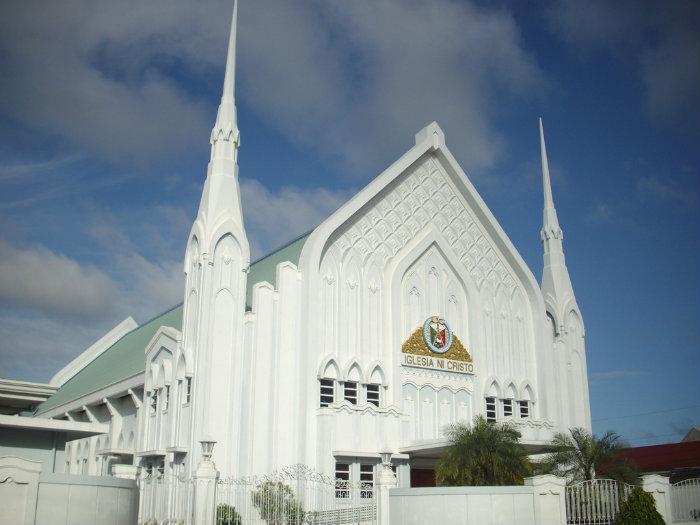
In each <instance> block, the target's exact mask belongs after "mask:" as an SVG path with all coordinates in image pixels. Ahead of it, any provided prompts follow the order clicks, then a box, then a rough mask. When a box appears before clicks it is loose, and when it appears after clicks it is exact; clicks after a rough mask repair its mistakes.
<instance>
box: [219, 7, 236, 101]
mask: <svg viewBox="0 0 700 525" xmlns="http://www.w3.org/2000/svg"><path fill="white" fill-rule="evenodd" d="M237 23H238V0H234V2H233V15H232V16H231V32H230V34H229V37H228V53H227V54H226V74H225V76H224V89H223V93H222V95H221V100H230V101H231V102H233V101H234V99H235V96H234V90H235V87H236V32H237V31H236V29H237Z"/></svg>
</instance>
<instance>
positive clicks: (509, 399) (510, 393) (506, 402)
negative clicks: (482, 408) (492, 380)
mask: <svg viewBox="0 0 700 525" xmlns="http://www.w3.org/2000/svg"><path fill="white" fill-rule="evenodd" d="M516 398H517V395H516V393H515V386H514V385H513V383H511V384H509V385H508V387H507V388H506V389H505V392H504V394H503V397H502V398H501V415H502V416H503V417H511V416H512V415H513V405H514V403H515V400H516Z"/></svg>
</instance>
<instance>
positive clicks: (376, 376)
mask: <svg viewBox="0 0 700 525" xmlns="http://www.w3.org/2000/svg"><path fill="white" fill-rule="evenodd" d="M384 384H385V381H384V371H383V370H382V367H381V366H380V365H377V366H375V367H374V369H373V370H372V373H371V374H370V378H369V382H368V383H367V384H366V385H365V400H366V401H367V403H369V404H372V405H374V406H376V407H379V406H381V404H382V388H383V386H384Z"/></svg>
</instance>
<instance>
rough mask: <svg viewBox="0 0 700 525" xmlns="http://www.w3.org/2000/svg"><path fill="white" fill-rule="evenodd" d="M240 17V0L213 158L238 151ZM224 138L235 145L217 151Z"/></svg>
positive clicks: (213, 140)
mask: <svg viewBox="0 0 700 525" xmlns="http://www.w3.org/2000/svg"><path fill="white" fill-rule="evenodd" d="M237 19H238V0H234V2H233V15H232V16H231V32H230V35H229V40H228V52H227V55H226V73H225V75H224V89H223V92H222V94H221V104H219V111H218V112H217V114H216V123H215V124H214V128H213V129H212V131H211V138H210V142H211V144H212V158H214V157H216V156H217V155H221V154H223V155H224V156H225V157H229V156H231V155H232V156H233V158H234V160H235V158H236V152H237V150H238V145H239V132H238V122H237V121H236V101H235V94H234V89H235V82H236V22H237ZM220 140H223V141H225V142H231V143H232V144H233V146H234V148H233V151H231V148H224V150H225V151H222V152H219V151H217V150H218V149H219V148H217V147H216V145H217V142H218V141H220Z"/></svg>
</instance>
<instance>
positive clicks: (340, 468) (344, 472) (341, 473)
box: [335, 462, 350, 499]
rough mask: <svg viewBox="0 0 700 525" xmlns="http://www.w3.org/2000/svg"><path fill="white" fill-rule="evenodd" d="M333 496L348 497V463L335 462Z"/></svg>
mask: <svg viewBox="0 0 700 525" xmlns="http://www.w3.org/2000/svg"><path fill="white" fill-rule="evenodd" d="M335 497H336V498H342V499H346V498H349V497H350V463H338V462H336V464H335Z"/></svg>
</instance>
